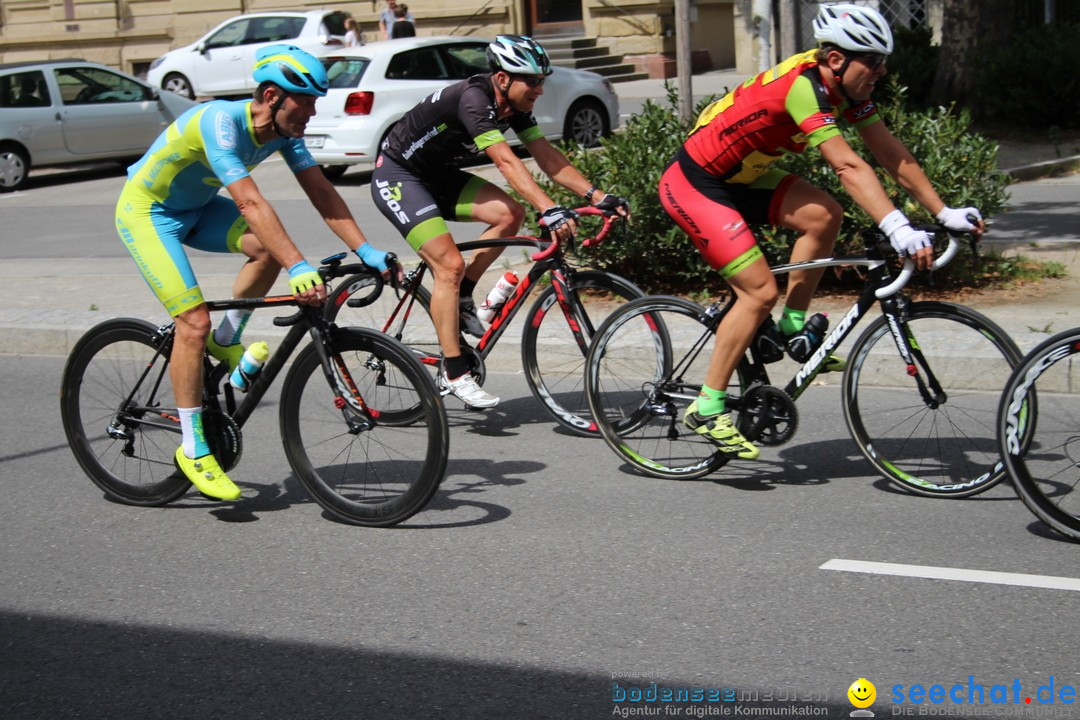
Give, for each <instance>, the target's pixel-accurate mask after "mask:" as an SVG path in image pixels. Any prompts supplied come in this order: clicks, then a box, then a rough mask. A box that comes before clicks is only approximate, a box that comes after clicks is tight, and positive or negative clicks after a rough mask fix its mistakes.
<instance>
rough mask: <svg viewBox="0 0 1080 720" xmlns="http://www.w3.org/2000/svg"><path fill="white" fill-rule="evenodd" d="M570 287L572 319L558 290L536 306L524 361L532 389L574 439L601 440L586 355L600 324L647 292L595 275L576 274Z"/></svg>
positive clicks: (626, 282)
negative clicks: (592, 410)
mask: <svg viewBox="0 0 1080 720" xmlns="http://www.w3.org/2000/svg"><path fill="white" fill-rule="evenodd" d="M570 284H571V288H570V297H569V298H568V300H569V306H570V311H571V313H572V316H571V317H570V318H567V316H566V315H565V314H564V313H563V312H562V311H561V309H560V305H559V303H558V296H557V293H556V289H555V287H554V286H552V287H549V288H548V289H547V290H545V291H544V292H543V293H542V294H541V295H540V297H539V298H537V300H536V302H535V303H533V306H532V308H531V309H530V310H529V314H528V317H526V319H525V330H524V332H523V334H522V338H521V361H522V366H523V367H524V368H525V380H526V382H528V384H529V389H530V390H532V394H533V396H534V397H536V399H537V400H539V401H540V404H541V405H543V407H544V409H545V410H547V411H548V413H550V414H551V416H552V417H553V418H555V420H556V421H558V423H559V424H560V425H562V426H563V427H564V428H566V429H567V430H570V431H571V432H573V433H575V434H576V435H581V436H584V437H597V436H598V435H599V434H600V431H599V429H598V428H597V426H596V423H595V422H594V421H593V419H592V415H591V414H590V412H589V401H588V396H587V395H586V394H585V354H586V353H587V352H588V349H589V343H590V342H591V341H592V337H593V335H594V334H595V333H596V328H598V327H599V326H600V323H601V322H603V320H604V319H605V318H606V317H607V316H608V315H610V314H611V312H612V311H613V310H615V309H616V308H618V307H621V306H622V305H623V304H625V303H626V302H627V301H629V300H633V299H635V298H639V297H642V296H643V295H644V293H643V292H642V291H641V288H639V287H638V286H637V285H635V284H634V283H632V282H630V281H629V280H626V279H624V278H621V277H619V276H618V275H613V274H611V273H606V272H600V271H597V270H589V271H584V272H578V273H575V274H574V276H573V278H572V279H571V280H570ZM575 329H576V330H577V332H578V334H577V335H575V332H574V330H575ZM579 338H580V340H581V342H580V343H579V342H578V340H579Z"/></svg>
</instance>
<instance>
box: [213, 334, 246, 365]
mask: <svg viewBox="0 0 1080 720" xmlns="http://www.w3.org/2000/svg"><path fill="white" fill-rule="evenodd" d="M206 351H207V352H208V353H210V357H212V358H214V359H215V360H217V361H219V362H228V363H229V372H232V371H233V370H235V369H236V366H237V365H239V364H240V358H242V357H244V346H243V345H241V344H240V343H234V344H232V345H218V344H217V341H216V340H214V333H213V332H211V333H210V334H209V335H208V336H207V337H206Z"/></svg>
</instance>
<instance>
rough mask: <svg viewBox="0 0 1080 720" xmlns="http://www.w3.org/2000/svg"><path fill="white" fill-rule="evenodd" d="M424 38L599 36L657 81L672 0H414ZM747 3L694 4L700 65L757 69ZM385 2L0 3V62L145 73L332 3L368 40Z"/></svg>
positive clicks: (665, 63) (667, 60) (671, 38)
mask: <svg viewBox="0 0 1080 720" xmlns="http://www.w3.org/2000/svg"><path fill="white" fill-rule="evenodd" d="M408 4H409V6H410V11H411V12H412V13H413V15H414V16H415V18H416V25H417V32H418V34H420V35H465V36H480V37H489V36H493V35H495V34H497V33H502V32H511V33H519V34H531V35H535V36H537V37H538V38H540V39H541V40H542V39H543V38H544V37H554V36H581V37H589V38H596V39H597V41H598V42H599V44H600V45H602V46H605V47H606V48H607V49H608V50H609V51H610V52H611V53H614V54H618V55H622V56H623V57H624V60H625V61H626V62H632V63H634V64H635V65H636V66H637V67H638V68H639V69H641V70H643V71H645V72H648V73H649V74H650V75H651V76H652V77H670V76H671V75H672V74H673V68H674V64H673V63H674V60H673V59H674V56H675V0H415V2H409V3H408ZM751 6H752V2H751V0H690V20H691V49H692V51H693V53H694V65H695V71H701V70H706V69H728V68H737V69H738V70H740V71H745V72H747V73H752V72H753V71H754V68H755V60H754V50H753V48H752V40H751V39H752V37H753V22H752V18H751ZM385 7H386V3H385V2H384V1H383V0H379V1H376V0H365V1H363V2H338V3H334V2H310V1H305V0H293V1H292V2H281V1H280V0H231V1H230V0H0V62H4V63H7V62H18V61H37V60H43V59H56V58H70V57H78V58H85V59H87V60H94V61H97V62H102V63H105V64H107V65H111V66H113V67H117V68H120V69H121V70H124V71H126V72H130V73H133V74H140V73H143V72H145V70H146V68H147V66H148V65H149V64H150V62H151V61H152V60H154V59H155V58H157V57H158V56H160V55H161V54H162V53H164V52H166V51H168V50H171V49H174V48H177V47H180V46H183V45H186V44H188V43H191V42H193V41H194V40H196V39H198V38H199V37H200V36H201V35H203V34H204V33H205V32H206V31H208V30H210V29H212V28H213V27H215V26H216V25H217V24H219V23H220V22H222V21H224V20H227V19H229V18H230V17H232V16H234V15H239V14H242V13H250V12H262V11H269V10H314V9H321V8H329V9H333V10H341V11H345V12H349V13H351V14H352V15H353V17H355V18H356V20H357V21H358V22H359V24H360V27H361V30H362V31H363V33H364V37H365V40H366V41H368V42H371V41H374V40H376V39H379V38H378V37H377V36H378V17H379V14H380V13H381V12H382V10H383V9H385Z"/></svg>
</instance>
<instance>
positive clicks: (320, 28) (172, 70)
mask: <svg viewBox="0 0 1080 720" xmlns="http://www.w3.org/2000/svg"><path fill="white" fill-rule="evenodd" d="M348 18H349V14H348V13H345V12H338V11H332V10H309V11H306V12H265V13H250V14H247V15H238V16H236V17H234V18H231V19H229V20H226V21H225V22H223V23H221V24H220V25H218V26H217V27H216V28H214V29H213V30H211V31H210V32H208V33H206V35H204V36H203V37H201V38H199V39H198V40H196V41H195V42H193V43H191V44H190V45H185V46H184V47H182V48H177V49H176V50H170V51H169V52H167V53H165V54H164V55H162V56H161V57H159V58H158V59H157V60H155V61H154V62H152V63H150V71H149V72H148V73H146V80H147V82H149V83H150V84H151V85H154V86H155V87H160V88H163V89H165V90H169V91H171V92H174V93H177V94H179V95H183V96H185V97H189V98H193V99H194V98H196V97H212V96H218V97H220V96H230V95H250V94H251V93H252V91H254V90H255V81H254V80H252V79H251V70H252V68H254V67H255V52H256V51H257V50H259V49H260V48H264V47H266V46H267V45H276V44H278V43H288V44H290V45H296V46H297V47H299V48H302V49H304V50H307V51H308V52H309V53H311V54H312V55H319V54H320V53H321V52H322V51H323V50H325V49H326V48H327V47H341V46H342V45H343V43H344V40H345V21H346V20H347V19H348Z"/></svg>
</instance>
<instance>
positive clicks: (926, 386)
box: [881, 296, 949, 410]
mask: <svg viewBox="0 0 1080 720" xmlns="http://www.w3.org/2000/svg"><path fill="white" fill-rule="evenodd" d="M908 302H909V300H908V299H907V298H906V297H904V296H898V297H889V298H885V299H884V300H882V301H881V309H882V312H884V313H885V319H886V322H887V323H888V326H889V332H890V333H892V337H893V342H894V343H896V349H897V351H898V352H899V353H900V357H901V358H902V359H903V361H904V362H905V363H906V364H907V374H908V376H910V377H912V378H914V380H915V386H916V387H917V388H918V389H919V395H920V396H921V397H922V399H923V402H924V403H926V406H927V407H928V408H930V409H931V410H936V409H937V408H938V407H939V406H941V405H943V404H945V402H947V401H948V399H949V398H948V395H947V394H946V392H945V391H944V390H943V389H942V387H941V383H939V382H938V379H937V376H935V375H934V371H933V369H932V368H931V367H930V365H929V364H928V363H927V362H926V357H925V356H924V355H923V353H922V349H921V348H920V347H919V341H918V340H916V339H915V334H914V333H912V331H911V327H910V326H909V325H908V322H907V321H908V312H907V306H908ZM919 368H922V372H920V371H919ZM923 373H925V374H926V379H925V380H924V379H923Z"/></svg>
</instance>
